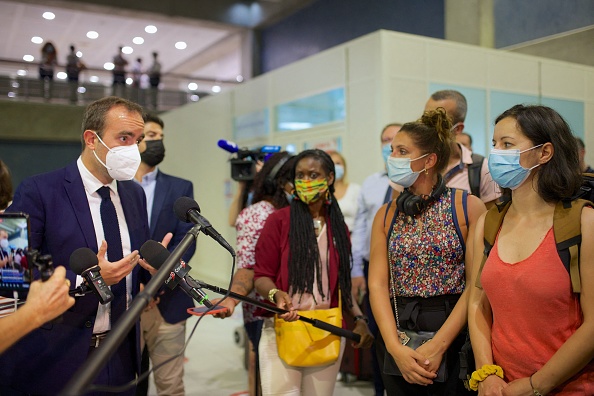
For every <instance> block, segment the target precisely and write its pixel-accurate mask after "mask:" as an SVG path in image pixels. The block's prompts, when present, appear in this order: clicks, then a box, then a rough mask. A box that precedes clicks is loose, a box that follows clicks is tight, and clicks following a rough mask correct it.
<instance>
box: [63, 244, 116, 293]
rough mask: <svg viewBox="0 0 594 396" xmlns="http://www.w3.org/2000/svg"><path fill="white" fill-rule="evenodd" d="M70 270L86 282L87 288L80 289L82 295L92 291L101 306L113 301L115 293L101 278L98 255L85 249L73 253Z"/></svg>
mask: <svg viewBox="0 0 594 396" xmlns="http://www.w3.org/2000/svg"><path fill="white" fill-rule="evenodd" d="M70 269H72V271H74V272H75V273H76V274H77V275H80V276H82V277H83V279H84V280H85V286H83V287H81V288H80V290H81V294H87V293H88V292H89V290H90V291H91V292H93V293H94V294H95V295H96V296H97V298H98V299H99V302H100V303H101V304H107V303H108V302H110V301H111V300H113V293H112V292H111V290H110V289H109V286H107V285H106V284H105V281H104V280H103V277H102V276H101V272H100V271H101V268H100V267H99V260H98V259H97V255H96V254H95V253H93V251H92V250H91V249H89V248H86V247H83V248H78V249H76V250H75V251H74V252H72V254H71V255H70ZM75 290H76V289H75Z"/></svg>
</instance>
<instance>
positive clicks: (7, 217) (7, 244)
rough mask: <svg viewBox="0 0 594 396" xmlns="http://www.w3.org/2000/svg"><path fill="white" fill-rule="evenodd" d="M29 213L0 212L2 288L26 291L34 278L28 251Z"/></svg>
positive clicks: (0, 272)
mask: <svg viewBox="0 0 594 396" xmlns="http://www.w3.org/2000/svg"><path fill="white" fill-rule="evenodd" d="M29 230H30V224H29V215H28V214H26V213H0V290H16V291H26V290H28V289H29V286H30V284H31V281H32V280H33V268H32V267H33V265H32V264H31V263H29V259H28V258H27V252H28V251H29V243H30V242H29V240H30V234H29V232H30V231H29Z"/></svg>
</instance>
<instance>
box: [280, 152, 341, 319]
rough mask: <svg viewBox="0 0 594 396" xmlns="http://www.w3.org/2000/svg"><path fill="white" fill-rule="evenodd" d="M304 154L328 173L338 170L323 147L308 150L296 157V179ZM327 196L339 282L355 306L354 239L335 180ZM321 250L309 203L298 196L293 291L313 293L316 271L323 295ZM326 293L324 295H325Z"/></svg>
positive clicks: (294, 204)
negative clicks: (353, 276) (352, 287)
mask: <svg viewBox="0 0 594 396" xmlns="http://www.w3.org/2000/svg"><path fill="white" fill-rule="evenodd" d="M304 158H313V159H314V160H315V161H318V162H319V163H320V164H321V165H322V168H323V169H324V171H325V173H326V175H330V174H331V173H332V174H335V171H334V162H332V159H331V158H330V156H329V155H328V154H326V152H324V151H322V150H317V149H316V150H305V151H303V152H301V153H300V154H299V155H297V157H296V158H295V162H294V166H293V170H292V179H293V180H295V168H296V167H297V164H298V163H299V162H300V161H301V160H302V159H304ZM328 192H329V196H328V198H327V199H326V198H324V197H321V198H320V199H326V202H325V204H324V205H325V208H326V220H327V224H329V227H330V230H331V234H332V241H330V240H329V241H328V245H329V246H330V244H331V243H332V244H333V245H334V247H335V248H336V250H337V252H338V284H339V286H340V290H341V291H342V293H341V295H342V300H343V303H344V305H345V306H347V307H349V308H350V307H352V305H353V303H352V298H351V267H352V259H353V258H352V254H351V241H350V239H349V237H348V234H347V227H346V224H345V222H344V217H343V215H342V212H341V210H340V208H339V206H338V203H337V202H336V199H335V198H334V184H331V185H329V186H328ZM319 262H320V251H319V249H318V242H317V237H316V234H315V231H314V227H313V225H312V218H311V213H310V212H309V206H308V205H307V204H305V203H304V202H302V201H300V200H299V199H294V200H293V201H292V203H291V223H290V228H289V288H290V290H291V291H292V292H293V293H312V292H313V288H314V285H313V283H314V274H315V277H316V279H317V288H318V292H319V293H320V295H322V296H324V290H323V288H322V276H321V271H320V266H319V265H318V264H319ZM324 297H325V296H324Z"/></svg>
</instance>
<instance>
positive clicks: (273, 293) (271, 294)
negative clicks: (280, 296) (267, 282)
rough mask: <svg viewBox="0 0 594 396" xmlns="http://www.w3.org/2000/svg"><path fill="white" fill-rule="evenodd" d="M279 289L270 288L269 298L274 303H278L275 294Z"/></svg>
mask: <svg viewBox="0 0 594 396" xmlns="http://www.w3.org/2000/svg"><path fill="white" fill-rule="evenodd" d="M277 291H278V289H274V288H273V289H270V291H269V292H268V300H269V301H270V302H271V303H273V304H275V303H276V301H274V295H275V294H276V292H277Z"/></svg>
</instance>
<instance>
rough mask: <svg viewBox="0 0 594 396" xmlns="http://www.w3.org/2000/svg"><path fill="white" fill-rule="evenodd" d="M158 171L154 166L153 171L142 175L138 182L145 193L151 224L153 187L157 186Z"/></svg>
mask: <svg viewBox="0 0 594 396" xmlns="http://www.w3.org/2000/svg"><path fill="white" fill-rule="evenodd" d="M158 172H159V169H157V168H155V170H154V171H152V172H149V173H147V174H146V175H144V176H142V180H141V181H140V183H139V184H140V185H141V186H142V189H143V190H144V194H145V195H146V210H147V212H148V221H149V224H151V213H152V211H153V202H154V200H155V187H156V186H157V173H158ZM134 180H136V179H134Z"/></svg>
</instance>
